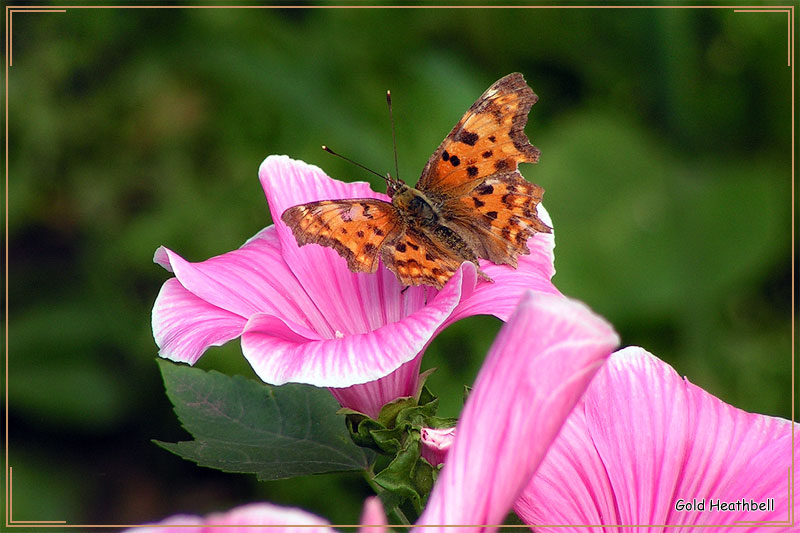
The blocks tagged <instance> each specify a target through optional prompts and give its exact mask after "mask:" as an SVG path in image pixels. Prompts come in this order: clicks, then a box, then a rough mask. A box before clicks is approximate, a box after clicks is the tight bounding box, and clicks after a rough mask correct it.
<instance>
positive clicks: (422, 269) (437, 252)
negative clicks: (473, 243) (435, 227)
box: [381, 227, 464, 289]
mask: <svg viewBox="0 0 800 533" xmlns="http://www.w3.org/2000/svg"><path fill="white" fill-rule="evenodd" d="M436 241H438V239H436V238H435V236H432V235H426V234H425V233H424V232H421V231H419V230H417V229H415V228H413V227H407V228H406V230H405V231H403V232H402V233H400V234H398V235H397V237H395V238H394V239H392V240H391V241H387V242H386V244H385V246H384V249H383V252H382V253H381V259H383V264H384V265H386V267H387V268H388V269H389V270H391V271H392V272H394V273H395V275H396V276H397V279H398V280H399V281H400V283H402V284H403V285H433V286H434V287H436V288H439V289H441V288H442V287H444V284H445V283H446V282H447V280H448V279H450V277H451V276H452V275H453V273H454V272H455V271H456V270H457V269H458V267H460V266H461V263H463V262H464V259H463V258H461V257H458V256H457V255H456V254H454V253H453V251H452V250H448V249H447V247H446V246H442V244H441V243H439V242H436Z"/></svg>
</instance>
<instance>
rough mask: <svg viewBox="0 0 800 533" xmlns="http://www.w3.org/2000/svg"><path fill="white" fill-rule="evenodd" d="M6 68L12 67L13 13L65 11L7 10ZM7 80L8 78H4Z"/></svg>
mask: <svg viewBox="0 0 800 533" xmlns="http://www.w3.org/2000/svg"><path fill="white" fill-rule="evenodd" d="M8 12H9V15H8V50H9V52H8V66H9V67H12V66H14V48H13V47H12V45H11V43H12V34H13V32H14V13H66V12H67V10H66V9H14V8H11V7H9V9H8ZM6 79H8V78H6Z"/></svg>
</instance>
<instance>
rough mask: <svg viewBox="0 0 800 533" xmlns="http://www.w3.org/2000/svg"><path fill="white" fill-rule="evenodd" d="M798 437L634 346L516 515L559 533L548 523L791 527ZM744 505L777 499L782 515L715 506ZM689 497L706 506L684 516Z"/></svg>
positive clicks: (614, 361)
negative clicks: (791, 481) (791, 489)
mask: <svg viewBox="0 0 800 533" xmlns="http://www.w3.org/2000/svg"><path fill="white" fill-rule="evenodd" d="M791 433H792V424H791V422H789V421H787V420H783V419H779V418H773V417H767V416H763V415H757V414H752V413H746V412H744V411H741V410H739V409H736V408H734V407H732V406H730V405H727V404H725V403H724V402H722V401H721V400H719V399H718V398H715V397H714V396H712V395H710V394H708V393H707V392H705V391H703V390H702V389H700V388H699V387H696V386H695V385H692V384H691V383H689V382H688V381H686V380H684V379H681V378H680V376H678V374H677V373H676V372H675V371H674V370H673V369H672V368H671V367H670V366H669V365H667V364H666V363H664V362H662V361H660V360H659V359H657V358H656V357H654V356H652V355H651V354H649V353H647V352H646V351H644V350H642V349H641V348H626V349H625V350H621V351H620V352H617V353H615V354H614V355H613V356H612V357H611V359H610V360H609V362H608V364H607V365H606V366H605V367H604V368H603V370H602V371H601V372H600V373H599V374H598V376H597V378H596V379H595V380H594V381H593V382H592V384H591V386H590V388H589V390H588V391H587V394H586V396H585V397H584V404H583V407H582V408H579V409H576V411H575V412H574V413H573V414H572V415H571V416H570V420H569V421H568V423H567V425H566V426H565V430H564V431H563V432H562V433H561V434H560V435H559V437H558V438H557V439H556V441H555V442H554V443H553V446H552V447H551V450H550V452H548V455H547V458H546V459H545V461H544V463H543V464H542V467H541V468H540V470H539V471H538V472H537V473H536V476H535V477H534V479H533V480H532V481H531V483H530V485H529V486H528V487H527V488H526V490H525V491H524V494H523V496H522V497H521V498H520V499H519V500H518V502H517V504H516V505H515V510H516V511H517V513H518V514H519V515H520V517H521V518H522V519H523V520H524V521H525V522H526V523H528V524H531V525H535V526H536V529H537V530H542V531H545V530H547V531H549V530H552V531H554V532H555V531H561V529H559V528H548V527H546V525H547V524H550V525H569V524H575V525H577V524H625V525H643V524H661V525H664V524H666V525H672V526H681V525H683V526H698V525H708V526H710V525H724V524H729V525H734V524H735V523H736V522H753V521H783V520H786V519H787V517H788V516H789V502H788V494H789V486H788V477H787V476H788V472H789V466H790V465H791V461H792V455H794V456H795V459H796V460H799V461H800V447H799V448H795V450H794V451H792V448H791ZM742 499H745V500H747V501H750V500H752V501H755V502H759V503H760V502H768V501H769V500H770V499H772V501H773V505H774V509H773V510H770V511H757V510H744V509H740V510H739V511H730V510H728V511H720V510H714V509H711V502H712V500H716V501H724V502H736V501H738V500H742ZM679 500H683V501H684V502H692V501H693V500H696V501H703V502H705V509H704V510H701V511H700V510H692V511H687V510H678V509H677V508H676V504H677V503H678V502H679ZM795 511H800V509H797V507H796V506H795ZM739 525H743V524H739ZM754 529H755V527H754ZM685 530H686V531H693V530H692V529H689V527H687V528H686V529H685ZM787 530H788V529H787ZM737 531H738V529H737Z"/></svg>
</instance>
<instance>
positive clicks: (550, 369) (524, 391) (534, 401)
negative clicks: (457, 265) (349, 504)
mask: <svg viewBox="0 0 800 533" xmlns="http://www.w3.org/2000/svg"><path fill="white" fill-rule="evenodd" d="M618 342H619V339H618V337H617V335H616V334H615V333H614V330H613V329H612V328H611V326H609V325H608V323H606V322H605V321H604V320H603V319H601V318H600V317H598V316H597V315H595V314H593V313H592V312H591V311H589V309H588V308H586V307H585V306H584V305H582V304H580V303H577V302H574V301H570V300H567V299H565V298H561V297H554V296H550V295H533V294H530V293H529V294H528V295H527V296H526V297H524V298H523V300H522V302H521V303H520V305H519V308H518V310H517V311H516V313H515V314H514V316H513V317H512V318H511V319H510V320H509V321H508V323H507V324H506V325H505V326H504V327H503V329H502V330H501V332H500V334H499V336H498V337H497V339H496V340H495V342H494V344H493V346H492V349H491V350H490V351H489V355H488V356H487V358H486V362H485V363H484V365H483V367H482V368H481V371H480V374H479V375H478V378H477V380H476V381H475V387H474V388H473V390H472V392H471V393H470V396H469V399H468V400H467V403H466V405H465V406H464V410H463V412H462V415H461V418H460V420H459V422H458V425H457V426H456V437H455V440H454V441H453V445H452V448H451V449H450V451H449V453H448V456H447V462H446V463H445V466H444V468H443V469H442V471H441V473H440V475H439V479H438V480H437V482H436V485H435V486H434V489H433V492H432V493H431V496H430V499H429V502H428V505H427V507H426V509H425V512H424V513H423V515H422V516H421V517H420V520H419V522H418V525H427V526H429V528H430V527H434V526H436V525H451V526H452V525H459V524H488V525H492V524H500V523H502V522H503V519H504V518H505V516H506V514H507V513H508V511H509V509H510V508H511V506H512V504H513V503H514V501H516V499H517V497H518V496H519V494H520V493H521V491H522V490H523V489H524V488H525V486H526V485H527V484H528V482H529V481H530V479H531V477H532V475H533V473H534V471H535V470H536V468H537V466H538V465H539V463H540V462H541V461H542V458H543V457H544V455H545V453H546V452H547V449H548V448H549V446H550V444H551V442H552V441H553V439H554V438H555V437H556V435H557V434H558V431H559V430H560V428H561V425H562V424H563V423H564V420H565V419H566V418H567V415H568V414H569V412H570V411H571V410H572V408H573V406H574V405H575V404H576V403H577V402H578V399H579V398H580V397H581V395H582V394H583V392H584V390H585V389H586V387H587V385H588V384H589V381H590V380H591V379H592V376H593V375H594V374H595V372H596V371H597V370H598V369H599V368H600V366H601V365H602V364H603V362H604V361H605V358H606V357H608V356H609V354H610V353H611V351H612V350H613V349H614V347H616V345H617V344H618ZM427 529H428V528H426V530H427ZM441 530H442V531H443V532H444V531H450V532H452V531H453V530H452V528H442V529H441Z"/></svg>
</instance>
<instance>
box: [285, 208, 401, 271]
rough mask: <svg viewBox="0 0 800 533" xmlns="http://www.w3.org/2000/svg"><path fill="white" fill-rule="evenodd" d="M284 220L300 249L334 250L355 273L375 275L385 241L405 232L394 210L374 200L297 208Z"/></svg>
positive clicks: (287, 213) (292, 209)
mask: <svg viewBox="0 0 800 533" xmlns="http://www.w3.org/2000/svg"><path fill="white" fill-rule="evenodd" d="M281 219H282V220H283V222H284V223H286V225H287V226H288V227H289V228H291V230H292V233H293V234H294V237H295V239H296V240H297V244H298V245H300V246H303V245H305V244H309V243H315V244H319V245H322V246H328V247H331V248H333V249H334V250H336V251H337V252H338V253H339V255H341V256H342V257H344V258H345V259H346V260H347V266H348V268H350V270H352V271H353V272H375V271H376V270H377V268H378V256H379V253H380V250H381V248H382V247H383V243H384V241H386V240H387V239H394V238H395V237H396V235H397V233H398V232H399V231H401V230H400V226H399V223H398V216H397V211H396V209H395V208H394V206H392V204H390V203H389V202H384V201H383V200H376V199H371V198H370V199H367V198H364V199H355V200H322V201H319V202H311V203H308V204H303V205H297V206H294V207H290V208H289V209H287V210H286V211H284V212H283V215H282V216H281Z"/></svg>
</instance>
